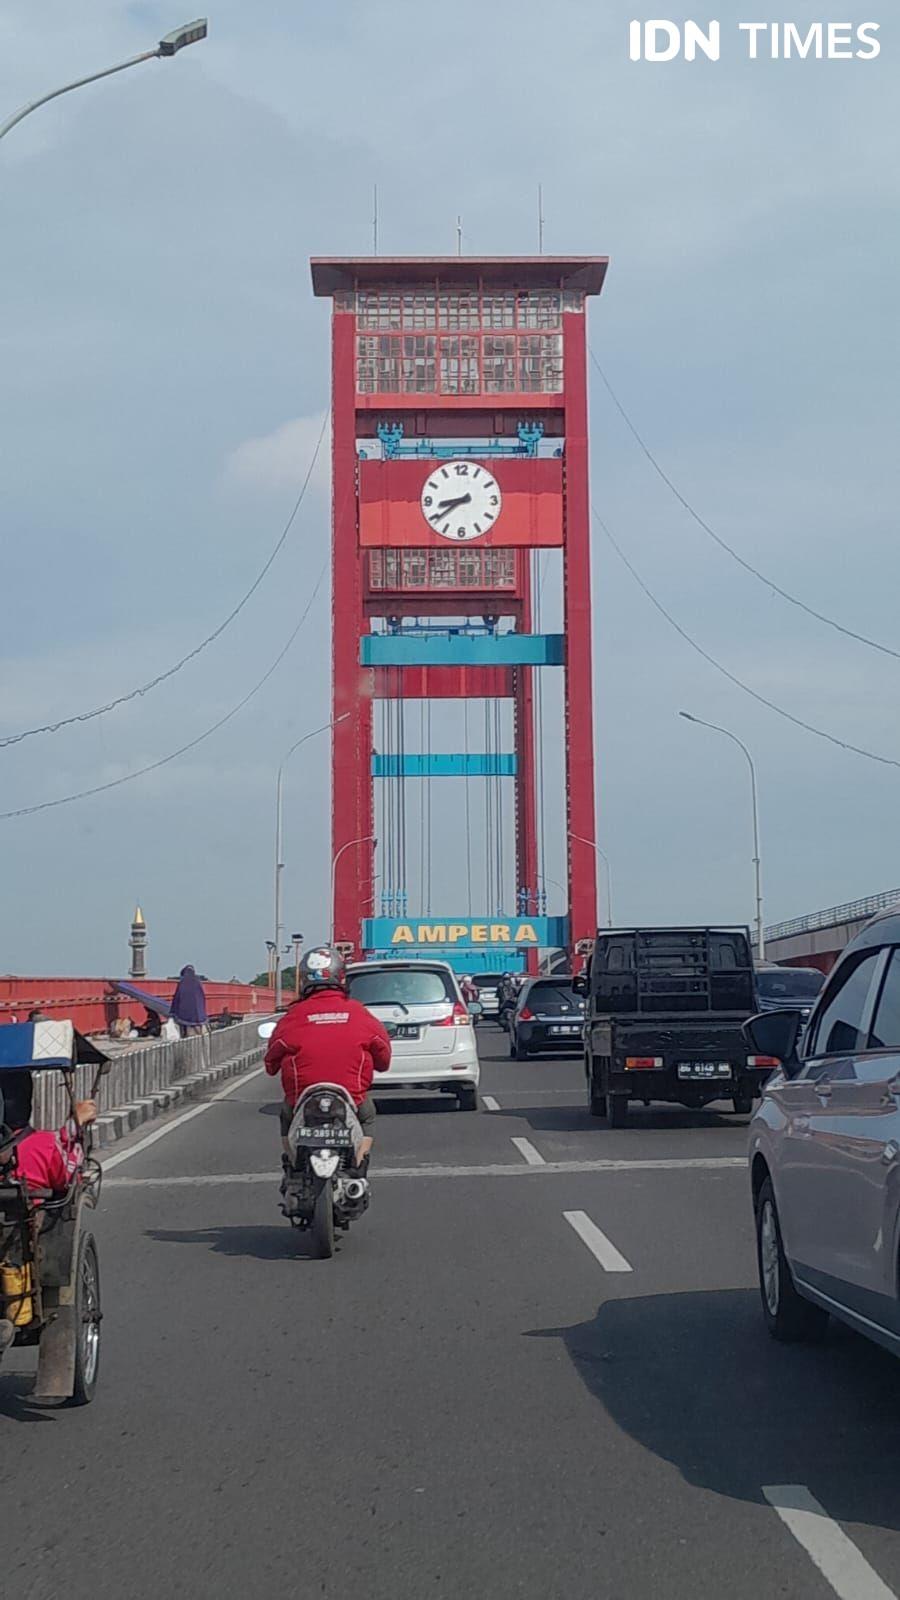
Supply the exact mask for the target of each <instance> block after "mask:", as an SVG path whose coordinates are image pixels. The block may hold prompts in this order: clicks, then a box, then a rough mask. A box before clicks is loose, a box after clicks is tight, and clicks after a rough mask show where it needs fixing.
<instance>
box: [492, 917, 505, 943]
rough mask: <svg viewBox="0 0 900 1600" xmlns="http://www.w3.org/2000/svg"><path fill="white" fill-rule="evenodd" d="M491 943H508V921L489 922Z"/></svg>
mask: <svg viewBox="0 0 900 1600" xmlns="http://www.w3.org/2000/svg"><path fill="white" fill-rule="evenodd" d="M491 944H509V923H508V922H492V923H491Z"/></svg>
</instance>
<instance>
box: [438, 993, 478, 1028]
mask: <svg viewBox="0 0 900 1600" xmlns="http://www.w3.org/2000/svg"><path fill="white" fill-rule="evenodd" d="M471 1020H472V1018H471V1017H470V1016H469V1012H468V1008H467V1007H466V1006H462V1005H460V1003H459V1001H458V1000H457V1001H456V1003H455V1005H454V1007H453V1010H452V1011H451V1013H450V1015H449V1017H435V1019H434V1021H433V1023H432V1024H431V1026H432V1027H433V1028H462V1027H464V1026H465V1024H466V1023H468V1022H471Z"/></svg>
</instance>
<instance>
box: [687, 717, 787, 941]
mask: <svg viewBox="0 0 900 1600" xmlns="http://www.w3.org/2000/svg"><path fill="white" fill-rule="evenodd" d="M678 715H679V716H680V717H684V720H685V722H696V724H697V726H698V727H700V728H710V729H711V730H712V732H713V733H722V734H724V735H725V738H726V739H730V740H731V742H732V744H736V745H737V747H738V749H739V750H743V752H744V755H745V756H746V757H747V765H748V767H749V768H750V798H751V801H752V804H753V873H754V879H755V884H756V940H755V943H756V954H757V957H758V958H759V960H760V961H764V960H765V957H766V940H765V934H764V932H763V896H762V863H761V861H760V854H759V795H758V791H757V787H756V767H755V766H754V763H753V757H752V756H751V754H750V751H749V750H748V749H747V746H746V745H745V744H744V742H743V740H742V739H739V738H738V736H737V734H736V733H732V732H731V729H730V728H720V727H719V724H718V723H717V722H704V720H703V718H702V717H695V716H692V715H691V713H690V711H679V713H678Z"/></svg>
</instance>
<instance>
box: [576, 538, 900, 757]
mask: <svg viewBox="0 0 900 1600" xmlns="http://www.w3.org/2000/svg"><path fill="white" fill-rule="evenodd" d="M591 511H592V515H593V517H594V519H595V521H596V522H597V525H598V527H599V528H601V529H602V531H603V533H604V534H605V536H606V538H607V539H608V540H609V542H610V544H611V545H612V547H613V549H614V550H615V552H616V555H617V556H618V557H619V560H620V561H621V562H622V564H623V566H624V567H626V568H627V569H628V571H629V572H630V573H631V576H632V578H633V579H634V581H635V583H636V584H637V586H638V588H639V589H640V590H641V591H642V592H643V594H645V595H646V597H647V599H648V600H649V601H650V603H651V605H653V606H655V608H656V610H657V611H658V612H659V613H660V616H663V617H665V619H666V621H667V622H668V624H669V626H670V627H672V628H674V629H675V632H676V633H677V634H679V636H680V637H681V638H682V639H683V640H684V641H685V643H686V644H689V645H690V647H691V649H692V650H695V651H696V653H697V655H698V656H702V658H703V660H704V661H706V662H708V663H709V665H710V666H711V667H715V669H716V671H717V672H719V673H721V675H722V677H723V678H727V679H728V682H729V683H733V684H734V685H735V686H736V688H738V689H742V690H743V692H744V694H748V695H749V696H750V698H751V699H752V700H756V701H757V703H758V704H759V705H761V706H765V707H766V708H767V709H768V710H769V711H774V712H775V714H776V716H779V717H783V718H784V720H785V722H790V723H793V725H794V727H795V728H802V729H803V730H804V732H806V733H812V734H815V736H816V738H817V739H824V740H826V742H827V743H828V744H834V745H837V746H838V747H839V749H841V750H849V751H850V752H851V753H852V754H853V755H856V756H865V758H866V760H867V761H877V762H878V763H879V765H880V766H883V767H900V761H898V760H895V759H894V757H893V756H881V755H878V754H876V752H875V751H874V750H865V749H863V747H862V746H861V745H858V744H851V743H850V742H849V740H847V739H839V738H838V736H837V735H836V734H833V733H827V732H826V731H825V729H824V728H817V727H816V726H815V724H814V723H812V722H805V721H804V719H803V718H802V717H796V716H795V715H794V713H793V712H792V711H786V710H785V708H784V706H779V705H777V704H776V703H775V701H774V700H769V699H767V698H766V696H765V695H763V694H760V693H759V692H758V690H756V689H751V687H750V685H749V684H748V683H744V681H743V679H741V678H738V677H737V676H736V674H735V673H733V672H730V671H729V669H728V668H727V667H725V666H723V665H722V663H721V661H717V660H716V658H715V656H713V655H710V653H709V651H708V650H704V648H703V646H702V645H701V644H698V643H697V640H696V639H694V638H692V636H691V635H690V634H689V633H688V632H687V630H686V629H685V628H683V627H682V626H681V623H680V622H676V620H675V618H674V617H673V616H672V613H671V612H670V611H667V610H666V608H665V606H664V605H663V604H662V601H661V600H658V599H657V598H656V595H655V594H654V593H653V591H652V589H650V588H649V586H648V585H647V584H646V583H645V582H644V579H643V578H642V577H641V575H640V573H639V572H638V571H637V569H636V567H634V566H633V564H632V562H631V561H630V560H629V558H628V556H627V555H626V554H625V551H624V550H623V549H622V546H621V545H620V544H619V543H618V541H617V540H616V539H615V538H614V537H613V535H612V533H611V532H610V530H609V528H608V527H607V525H606V523H605V522H604V520H603V518H602V517H601V516H600V514H599V512H598V511H597V510H596V509H595V508H593V507H592V508H591Z"/></svg>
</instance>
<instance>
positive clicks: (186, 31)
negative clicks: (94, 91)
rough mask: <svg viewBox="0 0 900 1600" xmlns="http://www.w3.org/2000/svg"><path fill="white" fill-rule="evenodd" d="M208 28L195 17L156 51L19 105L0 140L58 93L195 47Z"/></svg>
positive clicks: (3, 125) (0, 128) (202, 19)
mask: <svg viewBox="0 0 900 1600" xmlns="http://www.w3.org/2000/svg"><path fill="white" fill-rule="evenodd" d="M207 32H208V25H207V21H206V18H205V17H198V19H197V21H196V22H187V23H185V25H184V27H183V28H176V29H175V31H174V33H167V34H166V36H165V38H164V39H160V41H159V44H158V45H157V46H156V49H155V50H144V51H142V52H141V54H140V55H139V56H131V57H130V58H129V60H128V61H120V62H119V64H118V66H116V67H105V68H104V70H103V71H102V72H92V73H91V75H90V77H88V78H76V80H75V82H74V83H64V84H63V86H62V88H61V89H51V91H50V93H49V94H42V95H41V96H40V97H39V98H38V99H37V100H31V101H29V103H28V105H27V106H21V107H20V108H19V110H18V111H14V112H13V114H12V116H11V117H7V119H6V121H5V122H3V123H0V139H2V138H3V137H4V135H6V134H7V133H9V132H10V130H11V129H12V128H14V127H15V126H16V124H17V123H19V122H22V121H23V120H24V118H25V117H27V116H30V115H31V113H32V111H37V109H38V107H39V106H45V105H46V104H47V101H48V100H57V99H58V98H59V96H60V95H61V94H69V93H70V91H71V90H72V89H83V88H84V86H85V84H86V83H96V82H97V81H98V80H99V79H100V78H111V77H112V76H113V75H114V73H116V72H125V71H126V69H127V68H128V67H137V66H140V64H141V62H142V61H155V60H158V59H161V58H163V57H165V56H174V55H177V54H178V52H179V50H183V49H184V47H185V45H188V44H197V42H198V41H199V40H200V39H205V38H206V35H207Z"/></svg>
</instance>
